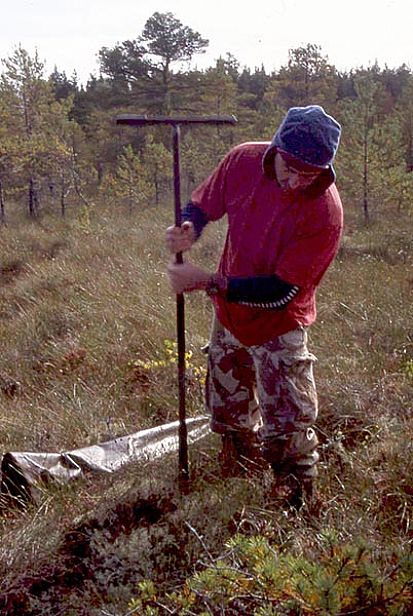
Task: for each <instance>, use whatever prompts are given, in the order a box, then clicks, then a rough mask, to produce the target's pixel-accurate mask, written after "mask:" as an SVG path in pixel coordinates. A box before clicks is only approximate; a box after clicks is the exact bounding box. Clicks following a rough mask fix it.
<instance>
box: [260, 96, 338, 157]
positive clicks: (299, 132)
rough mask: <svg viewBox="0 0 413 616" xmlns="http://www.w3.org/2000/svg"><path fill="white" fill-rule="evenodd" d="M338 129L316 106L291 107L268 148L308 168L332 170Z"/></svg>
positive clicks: (335, 122) (330, 118)
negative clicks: (276, 149)
mask: <svg viewBox="0 0 413 616" xmlns="http://www.w3.org/2000/svg"><path fill="white" fill-rule="evenodd" d="M340 134H341V126H340V124H339V123H338V122H337V121H336V120H335V119H334V118H333V117H332V116H330V115H328V114H327V113H326V112H325V111H324V109H323V108H322V107H320V106H319V105H309V106H308V107H291V108H290V109H289V110H288V112H287V114H286V116H285V117H284V119H283V121H282V122H281V124H280V127H279V128H278V130H277V132H276V133H275V135H274V139H273V140H272V142H271V146H270V147H274V146H275V147H277V148H279V149H280V150H283V151H284V152H287V153H288V154H291V155H292V156H294V157H295V158H298V159H299V160H301V161H302V162H304V163H307V164H308V165H312V166H313V167H319V168H320V169H327V168H329V167H331V165H332V163H333V160H334V157H335V155H336V152H337V149H338V144H339V142H340Z"/></svg>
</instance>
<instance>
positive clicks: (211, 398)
mask: <svg viewBox="0 0 413 616" xmlns="http://www.w3.org/2000/svg"><path fill="white" fill-rule="evenodd" d="M314 361H316V358H315V356H314V355H312V354H311V353H309V351H308V349H307V332H306V330H305V329H304V328H302V327H299V328H298V329H295V330H292V331H290V332H287V333H286V334H283V335H281V336H277V337H276V338H275V339H274V340H271V341H269V342H266V343H265V344H263V345H260V346H249V347H246V346H244V345H242V344H241V343H240V342H239V341H238V340H237V339H236V338H235V337H234V336H233V335H232V334H231V333H230V332H229V331H228V330H226V329H225V328H224V327H223V326H222V325H221V324H220V323H218V322H217V321H216V320H215V322H214V325H213V329H212V333H211V341H210V345H209V353H208V375H207V380H206V406H207V410H208V411H209V412H210V414H211V430H213V431H214V432H217V433H219V434H228V433H230V432H237V433H241V434H242V433H243V434H244V435H248V433H251V431H255V430H257V431H258V438H259V440H260V442H261V443H262V452H263V456H264V458H265V459H266V460H267V461H268V462H270V463H271V465H272V467H273V469H274V470H275V472H276V473H277V472H278V473H279V474H280V475H284V474H289V473H293V474H295V475H296V476H297V477H300V478H305V477H314V476H316V474H317V470H316V463H317V462H318V459H319V455H318V453H317V451H316V448H317V444H318V439H317V436H316V434H315V432H314V429H313V427H312V426H313V424H314V422H315V420H316V418H317V408H318V407H317V393H316V387H315V382H314V377H313V363H314Z"/></svg>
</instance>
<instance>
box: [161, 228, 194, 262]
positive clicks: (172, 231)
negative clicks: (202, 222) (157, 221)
mask: <svg viewBox="0 0 413 616" xmlns="http://www.w3.org/2000/svg"><path fill="white" fill-rule="evenodd" d="M195 239H196V236H195V229H194V225H193V224H192V222H190V221H185V222H184V223H182V226H181V227H168V228H167V230H166V245H167V247H168V249H169V252H171V253H172V254H176V253H177V252H185V251H186V250H189V249H190V248H191V246H192V244H193V243H194V242H195Z"/></svg>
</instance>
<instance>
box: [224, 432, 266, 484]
mask: <svg viewBox="0 0 413 616" xmlns="http://www.w3.org/2000/svg"><path fill="white" fill-rule="evenodd" d="M219 461H220V466H221V474H222V476H223V477H242V476H245V475H247V474H249V473H254V472H260V471H262V470H264V469H265V468H266V467H268V464H267V463H266V462H265V460H264V458H263V457H262V454H261V447H260V444H259V441H258V439H257V435H256V433H255V432H229V433H227V434H224V435H223V436H222V449H221V452H220V454H219Z"/></svg>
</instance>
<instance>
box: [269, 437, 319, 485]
mask: <svg viewBox="0 0 413 616" xmlns="http://www.w3.org/2000/svg"><path fill="white" fill-rule="evenodd" d="M317 445H318V438H317V435H316V433H315V431H314V430H313V428H306V429H305V430H300V431H295V432H292V433H289V434H285V435H278V436H275V437H270V438H267V439H265V440H264V442H263V444H262V450H263V456H264V458H265V459H266V460H267V461H268V462H269V463H270V464H271V465H276V466H277V465H278V466H279V467H280V468H281V467H284V466H285V467H291V469H292V468H294V469H297V472H299V471H300V474H306V471H305V469H308V468H310V467H312V466H314V465H315V464H317V462H318V460H319V457H320V456H319V454H318V452H317Z"/></svg>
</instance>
